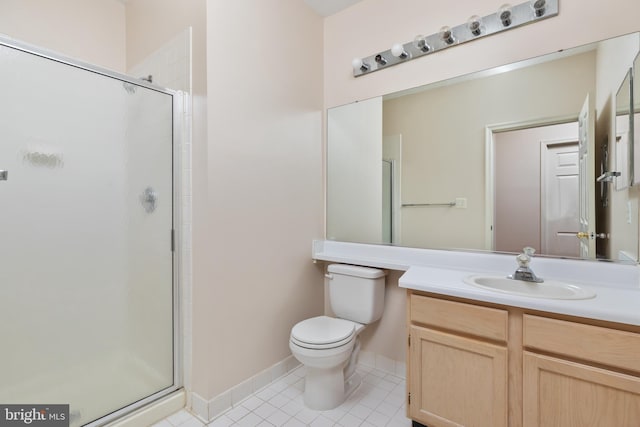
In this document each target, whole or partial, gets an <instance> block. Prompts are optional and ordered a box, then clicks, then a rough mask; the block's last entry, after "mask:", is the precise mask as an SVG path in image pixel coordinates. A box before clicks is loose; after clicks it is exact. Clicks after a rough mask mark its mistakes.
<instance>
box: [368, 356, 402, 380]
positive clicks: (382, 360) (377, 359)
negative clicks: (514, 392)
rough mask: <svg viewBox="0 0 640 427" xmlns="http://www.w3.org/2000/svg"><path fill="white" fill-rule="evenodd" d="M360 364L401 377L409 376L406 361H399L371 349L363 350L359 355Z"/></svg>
mask: <svg viewBox="0 0 640 427" xmlns="http://www.w3.org/2000/svg"><path fill="white" fill-rule="evenodd" d="M358 364H361V365H365V366H369V367H371V368H376V369H379V370H381V371H385V372H387V373H389V374H393V375H395V376H398V377H400V378H406V377H407V364H406V363H405V362H399V361H397V360H393V359H390V358H388V357H385V356H381V355H379V354H375V353H373V352H371V351H361V352H360V354H359V355H358Z"/></svg>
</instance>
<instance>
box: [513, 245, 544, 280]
mask: <svg viewBox="0 0 640 427" xmlns="http://www.w3.org/2000/svg"><path fill="white" fill-rule="evenodd" d="M535 252H536V250H535V249H533V248H531V247H529V246H527V247H526V248H524V249H522V253H521V254H519V255H518V256H517V257H516V261H518V269H517V270H516V272H515V273H513V274H512V275H510V276H507V277H508V278H509V279H513V280H523V281H525V282H535V283H542V282H544V280H543V279H541V278H540V277H537V276H536V275H535V273H534V272H533V270H531V269H530V268H529V263H530V262H531V257H532V256H533V254H534V253H535Z"/></svg>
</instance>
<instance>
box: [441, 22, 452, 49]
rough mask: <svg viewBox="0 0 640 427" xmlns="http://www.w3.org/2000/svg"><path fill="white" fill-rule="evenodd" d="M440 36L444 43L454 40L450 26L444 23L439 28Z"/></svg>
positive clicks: (450, 42)
mask: <svg viewBox="0 0 640 427" xmlns="http://www.w3.org/2000/svg"><path fill="white" fill-rule="evenodd" d="M440 38H441V39H442V41H443V42H445V43H446V44H453V43H455V41H456V39H455V37H453V32H452V31H451V27H448V26H446V25H445V26H444V27H442V28H440Z"/></svg>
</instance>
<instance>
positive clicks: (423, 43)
mask: <svg viewBox="0 0 640 427" xmlns="http://www.w3.org/2000/svg"><path fill="white" fill-rule="evenodd" d="M413 45H414V46H415V47H416V48H417V49H420V50H421V51H422V52H425V53H426V52H429V51H430V50H431V46H429V44H428V43H427V39H426V38H425V37H424V36H423V35H422V34H418V35H417V36H416V38H415V39H413Z"/></svg>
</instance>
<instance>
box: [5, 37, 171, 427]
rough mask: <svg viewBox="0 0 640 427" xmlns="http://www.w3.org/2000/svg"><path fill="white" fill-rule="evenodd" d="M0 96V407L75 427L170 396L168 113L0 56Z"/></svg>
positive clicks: (159, 103) (164, 106)
mask: <svg viewBox="0 0 640 427" xmlns="http://www.w3.org/2000/svg"><path fill="white" fill-rule="evenodd" d="M0 93H2V97H0V117H2V126H0V139H1V141H2V142H1V143H0V170H7V171H8V174H7V180H6V181H0V206H1V207H2V208H1V209H0V236H1V239H0V240H1V241H2V244H1V245H0V316H1V319H2V321H1V322H0V336H2V337H3V338H2V339H3V351H2V352H1V353H0V378H1V379H2V380H1V381H0V402H2V403H34V404H35V403H38V404H54V403H55V404H70V413H71V425H72V426H77V425H82V424H85V423H88V422H90V421H92V420H95V419H97V418H100V417H102V416H104V415H106V414H108V413H111V412H113V411H116V410H118V409H119V408H121V407H124V406H126V405H128V404H130V403H133V402H135V401H138V400H140V399H144V398H146V397H148V396H150V395H152V394H154V393H156V392H158V391H160V390H163V389H166V388H169V387H172V386H173V385H174V384H173V383H174V375H173V312H172V311H173V310H172V307H173V280H172V277H173V253H172V251H171V234H170V232H171V229H172V221H173V218H172V209H173V208H172V133H173V131H172V119H173V118H172V116H173V107H172V105H173V100H172V96H171V95H170V94H167V93H165V92H161V91H155V90H151V89H147V88H144V87H141V86H137V85H133V84H131V83H125V82H123V81H122V80H118V79H116V78H112V77H108V76H105V75H101V74H98V73H96V72H91V71H87V70H85V69H82V68H78V67H74V66H70V65H67V64H64V63H61V62H56V61H54V60H51V59H46V58H43V57H40V56H37V55H34V54H30V53H26V52H23V51H20V50H17V49H13V48H10V47H7V46H2V45H0ZM145 190H148V191H147V192H146V193H145Z"/></svg>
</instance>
